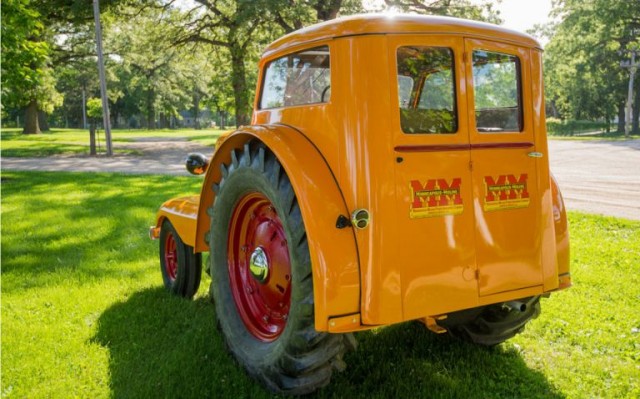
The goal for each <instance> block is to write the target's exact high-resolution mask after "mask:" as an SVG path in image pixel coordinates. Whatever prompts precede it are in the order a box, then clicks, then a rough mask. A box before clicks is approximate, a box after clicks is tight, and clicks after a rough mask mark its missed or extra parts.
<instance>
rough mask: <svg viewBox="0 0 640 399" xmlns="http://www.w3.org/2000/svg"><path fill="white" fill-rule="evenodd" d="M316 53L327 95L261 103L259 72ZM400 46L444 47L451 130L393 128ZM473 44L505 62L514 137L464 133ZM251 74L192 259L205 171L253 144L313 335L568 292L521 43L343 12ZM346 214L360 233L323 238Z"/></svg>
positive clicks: (535, 76) (560, 218) (538, 88)
mask: <svg viewBox="0 0 640 399" xmlns="http://www.w3.org/2000/svg"><path fill="white" fill-rule="evenodd" d="M320 46H327V47H328V48H329V53H330V71H331V76H330V79H331V81H330V84H331V85H330V88H331V92H330V97H329V98H328V99H326V101H325V102H322V103H317V104H308V105H298V106H287V107H280V108H270V109H260V96H261V91H262V85H263V83H264V80H265V68H266V67H267V65H268V64H269V62H271V61H274V60H276V59H278V58H280V57H283V56H286V55H289V54H292V53H295V52H299V51H301V50H308V49H312V48H318V47H320ZM406 46H417V47H419V46H427V47H437V48H446V49H448V50H450V51H451V54H452V57H453V61H454V63H453V65H454V68H453V69H452V71H453V74H452V76H453V81H454V82H455V83H454V87H455V100H454V101H455V110H456V113H457V127H456V130H455V132H452V133H451V134H407V133H404V132H403V130H402V128H401V120H400V112H399V100H398V98H399V93H398V90H399V89H398V77H397V76H398V65H397V52H398V49H399V48H400V47H406ZM475 50H478V51H489V52H497V53H501V54H506V55H509V56H511V57H515V58H517V60H519V61H518V62H519V64H518V65H519V66H520V69H519V72H518V77H519V79H520V82H521V84H520V85H519V87H518V90H519V93H521V95H520V103H519V105H520V107H521V110H522V112H521V114H520V115H521V117H520V118H521V122H520V123H521V128H520V129H518V131H501V132H491V133H487V132H486V131H478V129H477V128H476V126H477V121H476V110H475V108H474V102H475V96H476V95H477V94H476V93H474V80H473V79H474V77H473V76H472V75H473V70H472V65H471V61H470V60H471V57H472V53H473V51H475ZM259 68H260V72H259V76H258V88H257V91H256V93H257V94H256V100H255V103H254V110H255V111H254V114H253V119H252V125H254V126H251V127H242V128H240V129H239V130H238V131H236V132H234V133H232V134H231V135H229V136H227V137H225V138H224V139H221V140H220V141H219V142H218V145H217V146H216V152H215V154H214V156H213V159H212V160H211V167H210V168H209V170H208V171H207V175H206V178H205V182H204V185H203V189H202V193H201V196H200V204H199V208H198V210H197V215H198V216H197V228H196V232H197V233H194V237H195V238H194V241H193V242H194V243H195V248H196V251H198V252H201V251H206V250H208V245H207V243H205V241H204V236H205V233H206V231H207V230H208V229H209V223H210V222H209V216H208V215H207V209H208V208H209V207H210V206H211V204H212V203H213V199H214V198H213V197H214V194H213V192H212V190H211V186H212V184H214V183H216V182H218V181H220V178H221V176H220V170H219V164H220V163H229V162H230V160H231V158H230V151H231V150H232V149H241V148H242V147H243V145H244V143H246V142H247V141H248V140H260V141H262V142H263V143H264V144H265V145H266V146H267V147H269V148H270V149H271V151H273V152H274V153H275V154H276V156H277V157H278V159H279V160H280V161H281V163H282V165H283V167H284V169H285V170H286V171H287V174H288V175H289V177H290V179H291V182H292V185H293V187H294V190H295V192H296V195H297V197H298V199H299V200H300V204H301V207H302V214H303V218H304V223H305V227H306V229H307V234H308V236H309V244H310V252H311V259H312V267H313V276H314V296H315V308H316V310H315V311H316V329H317V330H321V331H332V332H347V331H357V330H363V329H368V328H371V327H373V326H377V325H386V324H391V323H396V322H401V321H405V320H412V319H424V320H435V319H437V317H438V316H439V315H443V314H446V313H449V312H453V311H458V310H463V309H468V308H473V307H477V306H482V305H487V304H492V303H499V302H504V301H510V300H514V299H519V298H524V297H527V296H532V295H541V294H543V293H546V292H551V291H555V290H558V289H561V288H565V287H567V286H569V285H570V275H569V263H568V254H569V252H568V245H569V244H568V233H567V224H566V214H565V210H564V205H563V204H562V197H561V195H560V192H559V190H558V188H557V185H556V184H555V181H554V180H553V179H552V177H551V176H550V173H549V161H548V149H547V141H546V127H545V115H544V106H543V105H544V97H543V89H542V62H541V50H540V46H539V44H538V43H537V42H536V41H535V40H534V39H532V38H531V37H529V36H527V35H523V34H520V33H517V32H513V31H509V30H506V29H503V28H500V27H495V26H493V25H488V24H483V23H476V22H471V21H462V20H458V19H454V18H443V17H423V16H393V17H388V16H364V17H363V16H359V17H349V18H344V19H341V20H338V21H333V22H329V23H323V24H319V25H314V26H313V27H309V28H305V29H302V30H300V31H298V32H294V33H293V34H290V35H287V36H285V37H283V38H281V39H279V40H278V41H276V42H274V43H273V44H271V45H270V46H269V47H268V48H267V49H266V51H265V53H264V55H263V58H262V60H261V61H260V65H259ZM417 101H418V99H416V100H415V102H414V106H415V104H417ZM505 130H506V129H505ZM361 208H363V209H366V210H368V212H369V214H370V215H371V221H370V224H369V226H368V227H366V228H364V229H355V228H346V229H338V228H336V219H337V217H338V216H339V215H345V216H347V215H350V214H351V212H353V211H354V210H356V209H361ZM190 209H191V211H194V209H193V208H190ZM188 224H189V222H186V221H185V226H187V225H188ZM179 232H180V234H181V236H182V231H180V230H179Z"/></svg>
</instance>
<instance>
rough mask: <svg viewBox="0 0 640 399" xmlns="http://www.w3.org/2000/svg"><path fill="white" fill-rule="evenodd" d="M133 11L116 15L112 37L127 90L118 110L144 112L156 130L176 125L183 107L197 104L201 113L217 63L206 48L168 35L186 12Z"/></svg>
mask: <svg viewBox="0 0 640 399" xmlns="http://www.w3.org/2000/svg"><path fill="white" fill-rule="evenodd" d="M128 11H129V12H130V13H131V17H129V18H127V19H120V18H114V19H113V20H112V23H111V25H112V26H111V29H110V33H109V34H108V39H107V40H108V42H109V44H108V47H109V49H110V51H111V53H112V57H111V61H110V62H111V64H112V67H111V69H112V70H113V71H115V73H116V75H117V77H118V80H119V81H120V82H121V83H120V84H117V86H118V87H119V89H120V90H121V91H122V93H123V94H124V95H123V97H122V101H117V102H116V104H115V107H114V110H115V111H116V112H120V111H122V112H124V113H128V114H129V115H130V116H131V115H132V114H133V113H136V111H137V110H140V111H142V113H143V114H144V115H145V116H146V120H147V121H146V124H147V127H148V128H150V129H152V128H155V127H158V125H160V126H162V127H166V126H170V125H172V121H173V120H174V119H175V118H179V117H180V115H179V111H180V110H183V109H187V108H191V107H193V108H195V111H194V112H195V114H196V115H195V116H196V117H197V114H199V110H200V106H201V103H202V101H203V100H204V99H206V97H207V95H208V87H207V85H208V81H209V79H210V77H209V76H210V75H209V74H210V70H211V68H210V66H209V62H208V60H207V58H206V56H205V55H204V54H203V53H202V52H198V51H193V49H190V48H187V47H184V46H176V45H175V44H174V43H172V41H170V40H167V37H174V36H175V34H174V32H175V30H176V27H177V26H180V23H181V22H182V17H183V16H182V14H181V12H180V11H179V10H178V9H175V8H171V7H168V8H164V7H150V8H147V9H145V12H144V13H135V12H134V11H135V10H134V9H131V8H130V9H128ZM125 108H128V109H127V110H125ZM130 111H133V112H130Z"/></svg>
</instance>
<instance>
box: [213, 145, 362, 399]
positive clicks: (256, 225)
mask: <svg viewBox="0 0 640 399" xmlns="http://www.w3.org/2000/svg"><path fill="white" fill-rule="evenodd" d="M231 159H232V160H233V162H232V163H231V164H230V165H228V166H226V165H223V166H222V170H223V179H222V181H221V182H220V184H219V185H218V186H217V187H216V188H215V189H216V191H217V195H216V199H215V202H214V205H213V209H212V211H211V215H212V217H211V235H210V237H209V242H210V243H211V247H210V248H211V276H212V283H211V290H212V294H213V299H214V303H215V306H216V316H217V318H218V325H219V328H220V330H221V331H222V333H223V335H224V338H225V342H226V344H227V347H228V348H229V350H230V352H231V353H232V355H233V356H234V357H235V358H236V360H237V361H238V362H239V363H240V364H241V365H242V366H243V367H244V368H245V369H246V370H247V372H248V374H249V375H251V376H252V377H254V378H256V379H258V380H259V381H261V382H262V383H263V384H264V385H265V386H267V387H268V388H269V389H271V390H272V391H275V392H281V393H288V394H296V395H299V394H305V393H309V392H312V391H314V390H315V389H317V388H320V387H322V386H324V385H326V384H328V383H329V380H330V378H331V375H332V372H333V369H343V368H344V362H343V361H342V355H343V353H344V352H345V351H346V349H347V346H348V344H349V343H351V342H352V337H351V336H350V335H346V334H345V335H341V334H328V333H322V332H318V331H316V330H315V328H314V300H313V277H312V272H311V260H310V255H309V247H308V243H307V235H306V232H305V227H304V223H303V220H302V214H301V213H300V207H299V205H298V201H297V199H296V196H295V193H294V191H293V187H292V185H291V182H290V181H289V178H288V177H287V175H286V173H285V172H284V170H283V169H282V167H281V165H280V163H279V162H278V160H277V159H276V157H275V156H274V155H273V154H272V153H271V152H270V151H268V150H267V149H266V148H265V147H264V146H263V145H261V144H256V143H254V144H253V145H252V146H250V145H249V144H247V145H245V148H244V152H243V153H242V154H241V155H238V154H237V153H236V151H233V152H232V154H231Z"/></svg>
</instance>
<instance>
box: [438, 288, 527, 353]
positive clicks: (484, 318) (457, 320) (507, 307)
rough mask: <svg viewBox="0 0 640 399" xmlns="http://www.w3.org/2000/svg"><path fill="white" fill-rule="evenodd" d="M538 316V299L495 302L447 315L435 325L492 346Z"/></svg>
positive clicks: (459, 335)
mask: <svg viewBox="0 0 640 399" xmlns="http://www.w3.org/2000/svg"><path fill="white" fill-rule="evenodd" d="M539 314H540V297H539V296H534V297H530V298H525V299H521V300H518V301H512V302H505V303H498V304H494V305H488V306H483V307H479V308H474V309H469V310H463V311H460V312H454V313H451V314H449V315H447V318H446V319H444V320H442V321H439V322H438V324H439V325H441V326H442V327H445V328H446V329H447V330H448V331H449V333H450V334H451V335H453V336H454V337H456V338H460V339H462V340H465V341H469V342H473V343H475V344H480V345H486V346H493V345H497V344H499V343H501V342H504V341H506V340H508V339H509V338H512V337H513V336H515V335H516V334H519V333H521V332H522V331H524V327H525V325H526V324H527V323H528V322H529V320H531V319H535V318H536V317H538V315H539Z"/></svg>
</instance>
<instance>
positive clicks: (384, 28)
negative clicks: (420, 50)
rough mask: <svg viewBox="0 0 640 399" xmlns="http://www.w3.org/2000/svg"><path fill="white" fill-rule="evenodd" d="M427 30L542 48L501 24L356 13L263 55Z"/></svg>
mask: <svg viewBox="0 0 640 399" xmlns="http://www.w3.org/2000/svg"><path fill="white" fill-rule="evenodd" d="M393 33H427V34H429V33H430V34H457V35H469V36H473V37H476V38H488V39H494V40H500V41H507V42H511V43H514V44H518V45H521V46H525V47H536V48H542V47H541V46H540V44H539V43H538V42H537V41H536V40H535V39H534V38H533V37H531V36H529V35H527V34H524V33H520V32H517V31H514V30H511V29H506V28H503V27H501V26H497V25H493V24H488V23H484V22H477V21H470V20H466V19H459V18H452V17H440V16H427V15H414V14H360V15H352V16H349V17H342V18H338V19H334V20H331V21H327V22H322V23H319V24H315V25H311V26H308V27H306V28H302V29H299V30H297V31H295V32H292V33H289V34H288V35H286V36H283V37H281V38H280V39H278V40H276V41H274V42H273V43H271V44H270V45H269V46H268V47H267V48H266V49H265V51H264V54H263V56H268V55H271V54H273V53H275V52H279V51H281V50H284V49H286V48H289V47H293V46H297V45H302V44H306V43H312V42H315V41H319V40H326V39H333V38H337V37H345V36H358V35H375V34H393Z"/></svg>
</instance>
